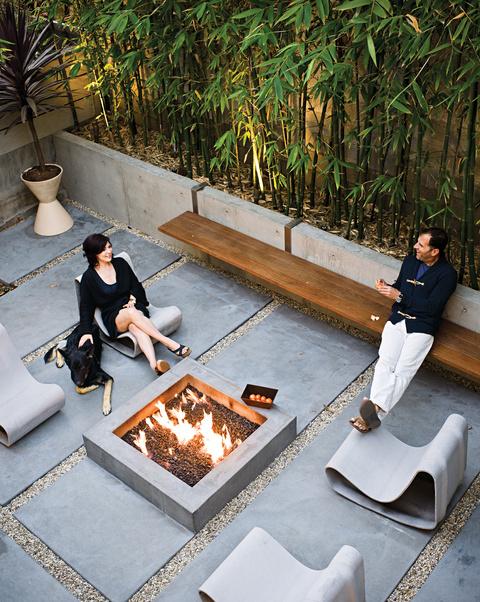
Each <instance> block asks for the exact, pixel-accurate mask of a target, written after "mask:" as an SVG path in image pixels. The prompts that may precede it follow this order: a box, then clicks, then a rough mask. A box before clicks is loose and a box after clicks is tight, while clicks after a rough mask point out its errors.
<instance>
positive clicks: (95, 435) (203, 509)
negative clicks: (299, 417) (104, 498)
mask: <svg viewBox="0 0 480 602" xmlns="http://www.w3.org/2000/svg"><path fill="white" fill-rule="evenodd" d="M240 395H241V390H240V389H238V388H237V387H236V386H235V385H234V384H233V383H231V382H229V381H227V380H225V379H224V378H223V377H221V376H220V375H218V374H216V373H215V372H212V371H211V370H208V369H207V368H205V367H204V366H202V365H201V364H198V363H197V362H195V361H193V360H190V359H187V360H183V361H182V362H181V363H180V364H178V365H177V366H176V367H175V368H173V369H172V370H170V371H169V372H167V373H166V374H164V375H163V376H162V377H161V378H159V379H157V380H156V381H154V382H153V383H152V384H151V385H149V386H148V387H147V388H145V389H143V391H140V393H138V394H137V395H136V396H135V397H134V398H133V399H132V400H130V401H129V402H127V403H126V404H124V405H123V406H121V407H120V408H118V409H117V410H115V411H114V412H113V413H112V414H110V416H108V417H107V418H105V419H103V420H102V421H101V422H99V423H98V424H97V425H96V426H95V427H93V428H92V429H91V430H90V431H89V432H87V433H86V434H85V435H84V440H85V446H86V449H87V455H88V456H89V457H90V458H92V459H93V460H94V461H95V462H97V463H98V464H100V466H102V467H103V468H105V469H106V470H108V471H109V472H111V473H112V474H114V475H115V476H117V477H118V478H119V479H121V480H122V481H123V482H124V483H126V484H127V485H129V486H130V487H132V489H134V490H135V491H137V492H138V493H140V494H141V495H143V496H144V497H145V498H147V499H148V500H149V501H151V502H152V503H154V504H155V505H156V506H158V507H159V508H160V509H161V510H163V511H164V512H166V513H167V514H169V515H170V516H171V517H172V518H174V519H175V520H177V521H178V522H180V523H182V524H183V525H185V526H186V527H188V528H189V529H191V530H193V531H198V530H199V529H201V528H202V527H203V525H204V524H205V523H206V522H207V521H208V520H210V518H212V517H213V516H214V515H215V514H216V513H217V512H218V511H219V510H220V509H221V508H222V507H223V506H224V505H225V504H226V503H227V502H228V501H229V500H230V499H232V498H233V497H234V496H235V495H237V494H238V493H239V492H240V491H241V490H242V489H243V488H244V487H245V486H246V485H247V484H248V483H249V482H250V481H251V480H253V479H254V478H255V477H256V476H257V475H258V474H259V473H260V472H261V471H262V470H263V469H264V468H265V467H266V466H268V464H270V462H272V460H273V459H274V458H275V457H276V456H277V455H278V454H279V453H280V452H281V451H282V450H283V449H284V448H285V447H286V446H287V445H288V444H289V443H290V441H291V440H292V439H293V438H294V437H295V434H296V420H295V418H291V417H289V416H286V415H285V414H283V412H281V411H280V410H279V409H278V407H275V408H272V409H271V410H268V411H266V412H265V413H262V410H254V409H253V408H250V407H247V406H246V405H244V404H243V403H242V402H241V401H239V399H240Z"/></svg>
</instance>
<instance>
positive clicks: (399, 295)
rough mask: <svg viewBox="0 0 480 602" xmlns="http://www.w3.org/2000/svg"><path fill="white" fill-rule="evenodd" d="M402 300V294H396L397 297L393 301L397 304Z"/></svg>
mask: <svg viewBox="0 0 480 602" xmlns="http://www.w3.org/2000/svg"><path fill="white" fill-rule="evenodd" d="M402 299H403V295H402V293H398V297H397V298H396V299H395V301H396V302H397V303H401V302H402Z"/></svg>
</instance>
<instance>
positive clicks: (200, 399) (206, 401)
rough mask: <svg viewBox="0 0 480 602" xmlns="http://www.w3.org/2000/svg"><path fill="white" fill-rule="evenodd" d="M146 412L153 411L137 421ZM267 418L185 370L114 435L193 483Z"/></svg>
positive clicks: (191, 484) (185, 481) (184, 480)
mask: <svg viewBox="0 0 480 602" xmlns="http://www.w3.org/2000/svg"><path fill="white" fill-rule="evenodd" d="M178 389H179V392H178V393H175V394H173V393H174V391H176V390H178ZM170 395H172V397H171V399H168V400H167V401H166V402H164V401H163V399H164V398H165V397H167V398H168V397H169V396H170ZM216 399H218V400H219V401H216ZM152 406H153V407H152ZM230 408H231V409H230ZM145 411H147V412H149V411H152V413H151V414H149V415H148V416H146V417H145V418H143V419H141V420H140V422H137V421H138V419H139V418H142V416H143V414H144V413H145ZM247 415H248V416H247ZM264 422H265V418H264V417H263V416H261V415H260V414H257V413H256V412H250V411H247V410H246V408H245V407H244V406H243V405H242V404H240V403H238V402H237V401H235V400H234V399H231V398H229V397H228V396H226V395H224V394H223V393H221V392H220V391H216V390H215V389H213V388H212V387H211V386H210V385H208V384H207V383H204V382H202V381H200V380H199V379H198V378H195V377H194V376H191V375H190V374H187V375H186V376H184V377H183V378H181V379H180V380H179V381H177V383H176V384H175V385H174V386H173V387H170V389H168V390H167V391H165V392H164V393H162V395H160V396H159V397H158V398H157V399H156V400H154V401H153V402H152V404H149V405H148V406H147V407H146V408H144V410H143V411H142V412H141V413H140V414H137V415H135V416H134V417H133V418H132V419H130V420H128V421H127V422H125V423H124V424H122V426H120V428H118V429H116V430H115V434H116V435H118V436H119V437H121V438H122V439H123V440H124V441H126V442H127V443H129V444H130V445H132V446H136V448H138V449H139V450H140V451H141V453H142V454H143V455H144V456H146V457H147V458H150V459H151V460H153V461H155V462H156V463H157V464H160V466H163V467H164V468H165V469H166V470H168V471H169V472H171V473H172V474H174V475H175V476H176V477H178V478H179V479H181V480H182V481H183V482H184V483H187V485H190V486H194V485H196V484H197V483H198V481H200V479H202V478H203V477H204V476H205V475H206V474H208V473H209V472H210V471H211V470H212V468H213V467H214V466H216V465H217V464H219V463H220V462H221V461H222V460H223V459H224V458H225V457H226V456H228V454H229V453H230V452H232V451H233V450H234V449H236V448H237V447H238V446H239V445H241V444H242V442H243V441H244V440H245V439H246V438H247V437H248V436H249V435H251V434H252V433H253V432H254V431H255V430H256V429H257V428H258V427H259V426H260V425H261V424H263V423H264Z"/></svg>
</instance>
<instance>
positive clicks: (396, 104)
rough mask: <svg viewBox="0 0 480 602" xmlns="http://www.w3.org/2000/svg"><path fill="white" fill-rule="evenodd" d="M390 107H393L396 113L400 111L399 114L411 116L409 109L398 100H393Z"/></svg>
mask: <svg viewBox="0 0 480 602" xmlns="http://www.w3.org/2000/svg"><path fill="white" fill-rule="evenodd" d="M391 105H392V107H395V108H396V109H397V111H400V113H406V114H407V115H411V114H412V111H410V109H409V108H408V107H406V106H405V105H404V104H403V103H401V102H400V101H399V100H394V101H393V102H392V103H391Z"/></svg>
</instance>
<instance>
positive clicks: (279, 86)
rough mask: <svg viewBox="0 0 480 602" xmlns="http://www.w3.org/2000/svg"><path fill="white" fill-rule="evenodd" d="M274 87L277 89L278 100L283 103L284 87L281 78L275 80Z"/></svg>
mask: <svg viewBox="0 0 480 602" xmlns="http://www.w3.org/2000/svg"><path fill="white" fill-rule="evenodd" d="M273 87H274V88H275V95H276V97H277V99H278V100H279V101H280V102H282V101H283V87H282V82H281V81H280V78H279V77H277V76H275V77H274V79H273Z"/></svg>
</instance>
